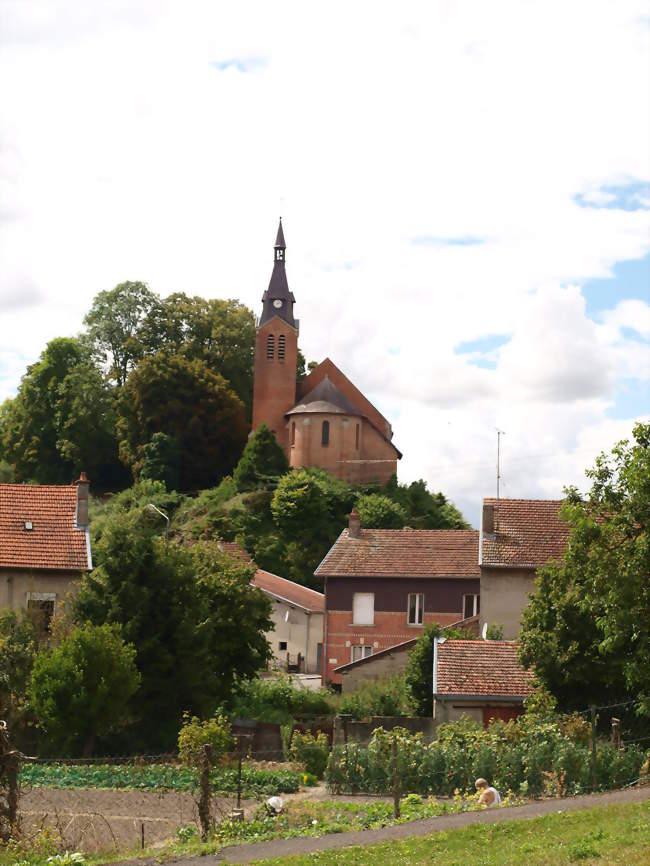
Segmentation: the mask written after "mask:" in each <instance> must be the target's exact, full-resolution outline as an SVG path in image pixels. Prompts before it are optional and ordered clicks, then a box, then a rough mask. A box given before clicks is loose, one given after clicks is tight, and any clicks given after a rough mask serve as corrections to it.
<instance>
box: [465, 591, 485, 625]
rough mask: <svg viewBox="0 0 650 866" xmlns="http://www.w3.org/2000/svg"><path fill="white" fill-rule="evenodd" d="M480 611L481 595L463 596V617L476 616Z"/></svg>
mask: <svg viewBox="0 0 650 866" xmlns="http://www.w3.org/2000/svg"><path fill="white" fill-rule="evenodd" d="M480 612H481V596H480V595H464V596H463V619H468V618H469V617H470V616H476V614H477V613H480Z"/></svg>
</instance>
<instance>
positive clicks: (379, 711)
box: [339, 675, 410, 719]
mask: <svg viewBox="0 0 650 866" xmlns="http://www.w3.org/2000/svg"><path fill="white" fill-rule="evenodd" d="M339 712H340V713H343V714H346V715H350V716H352V718H353V719H368V718H371V717H372V716H408V715H409V714H410V713H409V701H408V693H407V689H406V683H405V681H404V678H403V677H401V676H399V675H397V676H393V677H387V678H386V679H383V680H377V681H376V682H370V683H368V684H367V685H364V686H362V687H361V688H360V689H357V690H356V691H354V692H350V693H346V694H344V695H343V697H342V698H341V702H340V705H339Z"/></svg>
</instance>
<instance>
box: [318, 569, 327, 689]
mask: <svg viewBox="0 0 650 866" xmlns="http://www.w3.org/2000/svg"><path fill="white" fill-rule="evenodd" d="M323 595H324V597H325V605H324V608H323V652H322V654H321V660H320V666H321V675H320V679H321V685H322V686H323V687H325V686H326V685H327V576H326V577H325V583H324V584H323Z"/></svg>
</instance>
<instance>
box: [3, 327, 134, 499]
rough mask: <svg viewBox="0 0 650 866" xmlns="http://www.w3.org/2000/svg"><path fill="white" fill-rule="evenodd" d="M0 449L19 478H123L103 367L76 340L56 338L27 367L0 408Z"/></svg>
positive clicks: (104, 482) (102, 481) (105, 482)
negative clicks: (81, 474) (12, 394)
mask: <svg viewBox="0 0 650 866" xmlns="http://www.w3.org/2000/svg"><path fill="white" fill-rule="evenodd" d="M0 426H1V429H2V451H3V455H4V459H5V460H6V461H7V462H8V463H9V464H11V465H12V466H13V467H14V470H15V473H16V478H17V480H19V481H37V482H41V483H45V484H47V483H57V482H59V483H60V482H69V481H71V480H72V478H73V477H76V476H78V474H79V472H80V471H81V470H85V471H86V472H87V474H88V476H89V477H90V478H91V479H92V480H93V483H94V484H96V485H97V486H98V487H100V488H101V487H104V486H110V485H111V484H114V483H116V482H117V483H118V484H119V483H121V482H122V481H123V478H124V473H123V470H122V468H121V466H120V464H119V461H118V459H117V442H116V438H115V432H114V428H115V411H114V405H113V400H112V395H111V393H110V390H109V388H108V386H107V384H106V382H105V381H104V378H103V376H102V373H101V371H100V370H99V369H98V368H97V367H96V365H95V364H94V363H93V362H92V360H91V359H90V357H89V355H88V353H87V351H86V350H85V348H84V346H83V345H82V344H81V343H80V342H79V341H78V340H73V339H68V338H63V337H59V338H57V339H55V340H52V341H51V342H49V343H48V344H47V346H46V348H45V350H44V351H43V352H42V354H41V356H40V358H39V360H38V361H37V362H36V363H35V364H32V365H31V366H29V367H28V368H27V372H26V373H25V375H24V376H23V379H22V382H21V384H20V388H19V390H18V394H17V395H16V397H15V399H13V400H12V401H10V402H9V403H8V404H5V406H4V407H3V412H2V424H1V425H0Z"/></svg>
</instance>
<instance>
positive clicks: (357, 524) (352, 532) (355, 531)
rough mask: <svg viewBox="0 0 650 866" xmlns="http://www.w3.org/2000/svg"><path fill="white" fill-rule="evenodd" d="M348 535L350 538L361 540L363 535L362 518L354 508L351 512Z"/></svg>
mask: <svg viewBox="0 0 650 866" xmlns="http://www.w3.org/2000/svg"><path fill="white" fill-rule="evenodd" d="M348 535H349V536H350V538H359V537H360V535H361V518H360V517H359V512H358V511H357V509H356V508H353V509H352V511H351V512H350V519H349V521H348Z"/></svg>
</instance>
